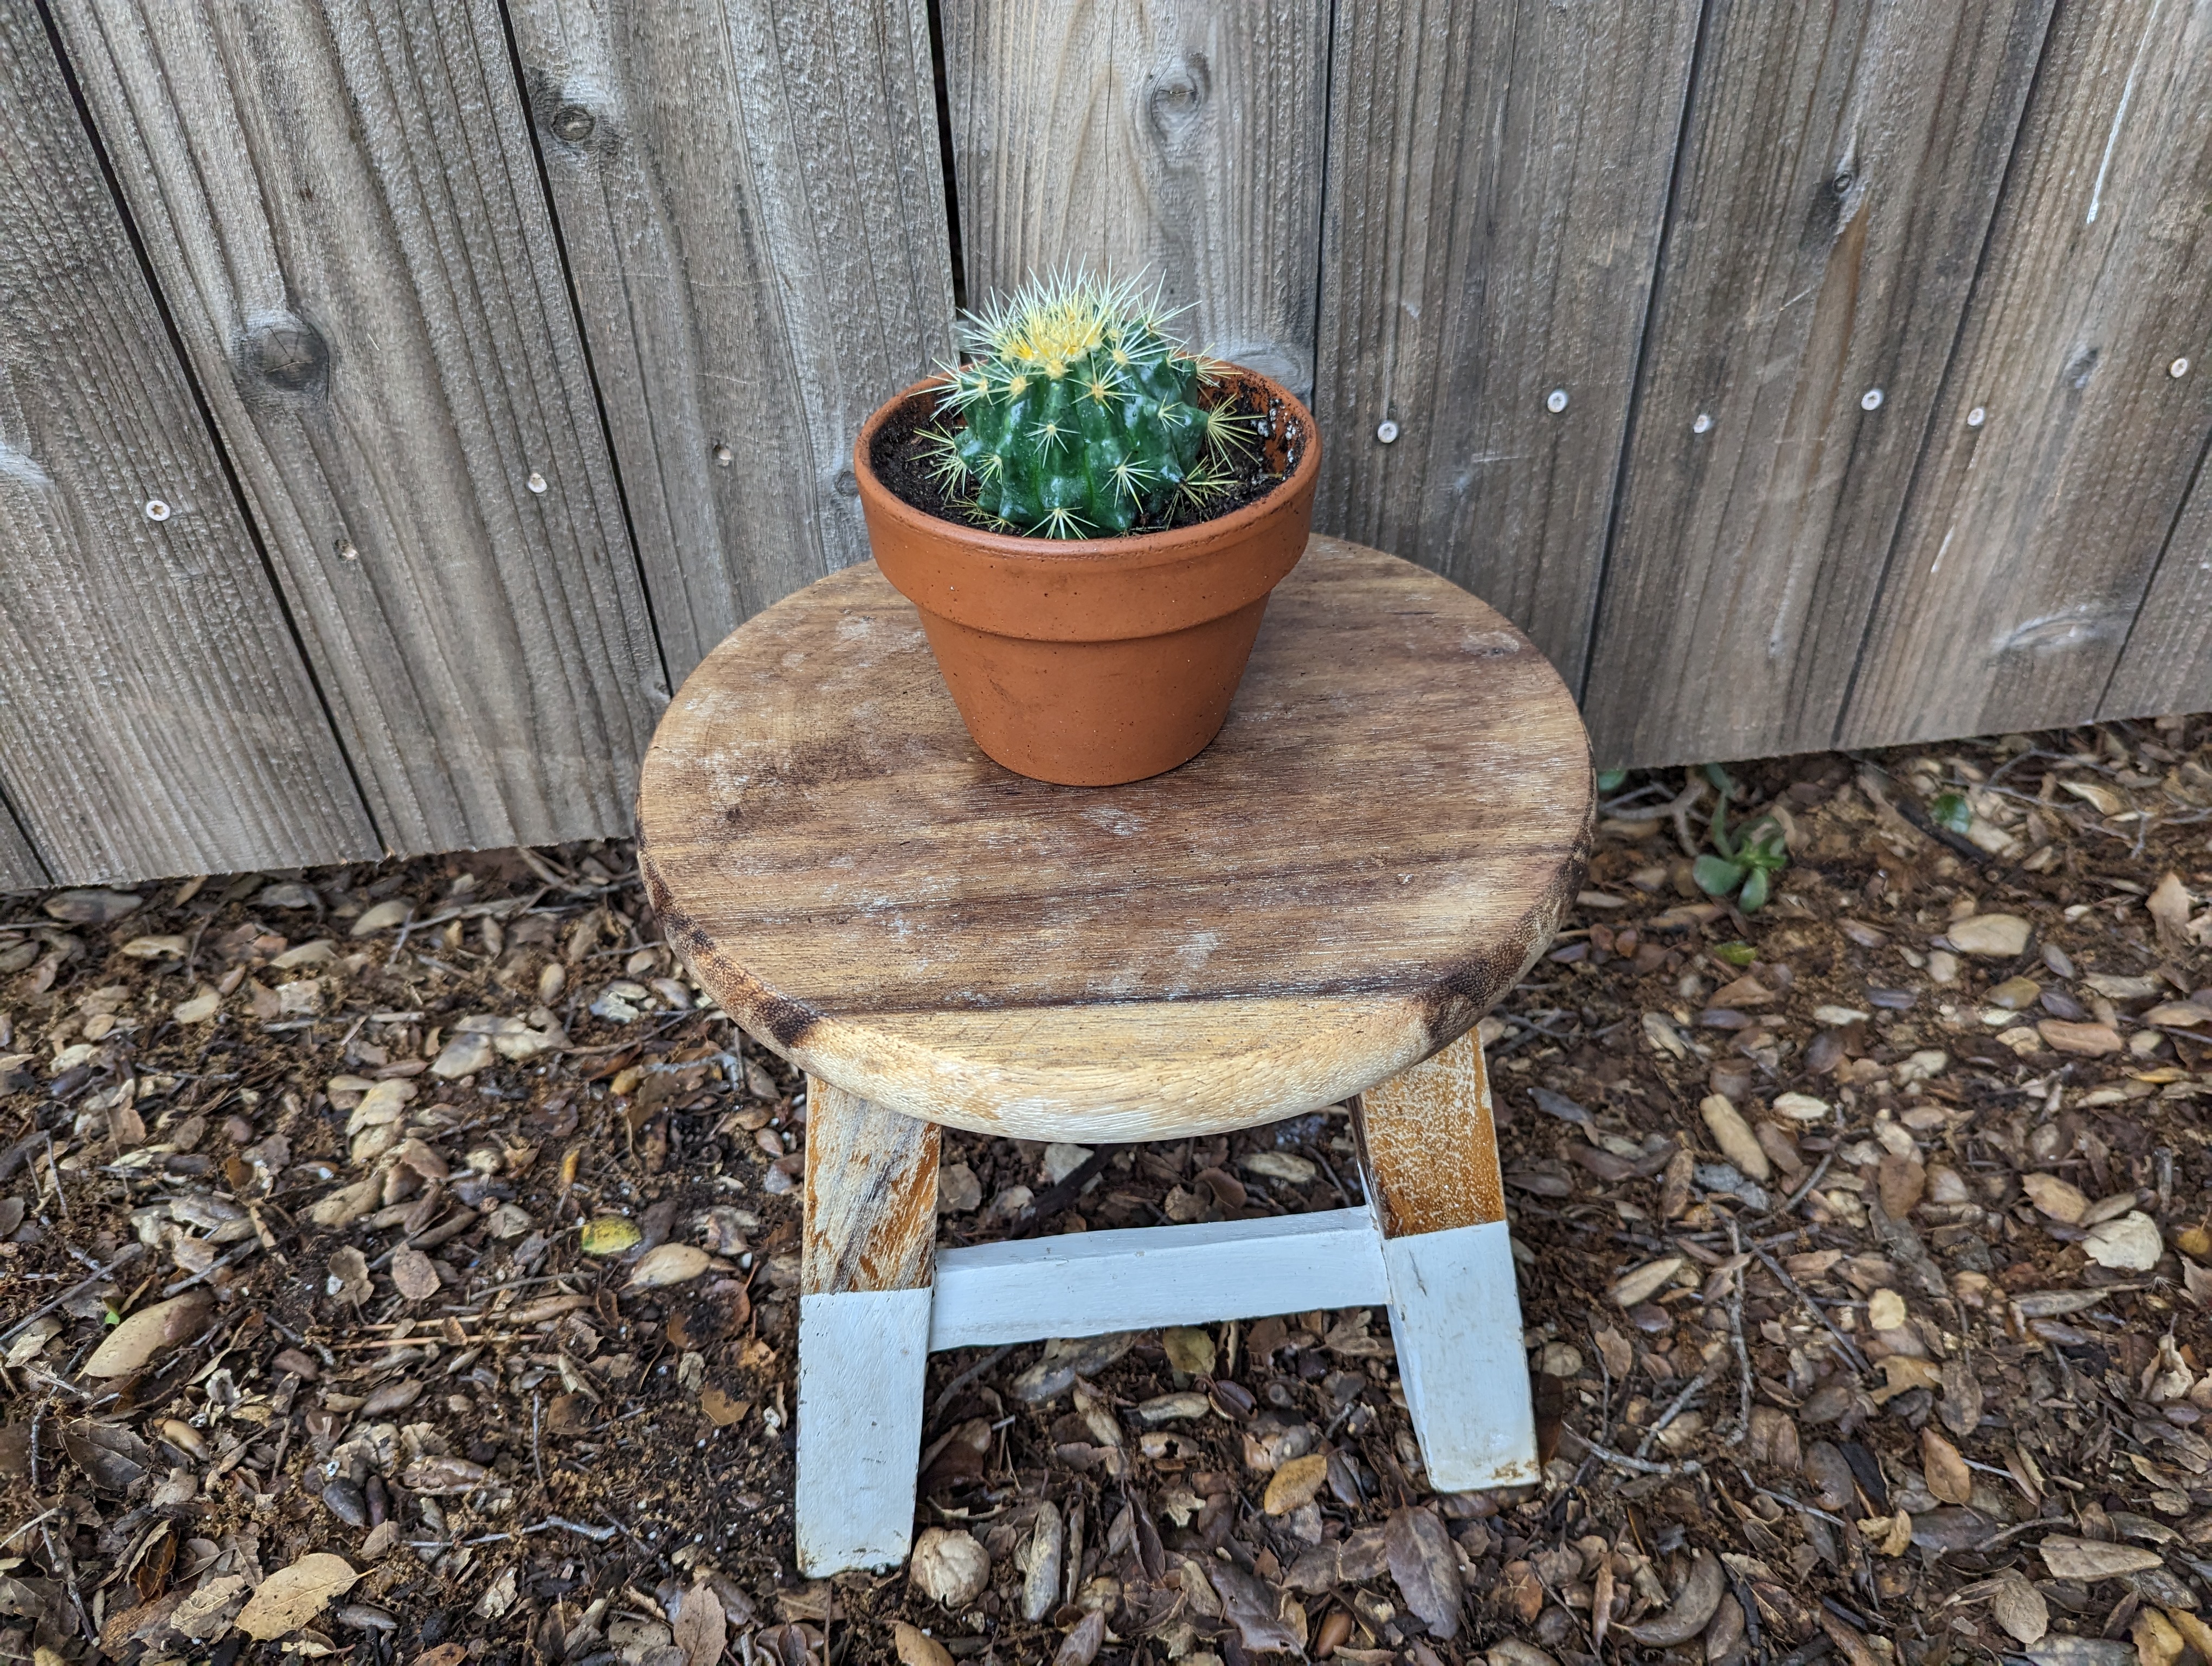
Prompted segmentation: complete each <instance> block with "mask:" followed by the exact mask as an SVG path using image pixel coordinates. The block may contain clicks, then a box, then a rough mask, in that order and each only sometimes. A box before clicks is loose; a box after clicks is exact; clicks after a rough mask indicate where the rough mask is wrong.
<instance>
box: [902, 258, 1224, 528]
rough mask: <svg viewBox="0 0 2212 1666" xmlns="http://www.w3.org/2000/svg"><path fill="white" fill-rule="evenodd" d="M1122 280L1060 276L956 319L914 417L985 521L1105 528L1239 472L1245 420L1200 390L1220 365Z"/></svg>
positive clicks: (1185, 499) (1184, 503) (1193, 501)
mask: <svg viewBox="0 0 2212 1666" xmlns="http://www.w3.org/2000/svg"><path fill="white" fill-rule="evenodd" d="M1166 322H1167V319H1166V317H1165V315H1164V314H1163V313H1161V312H1160V310H1159V308H1158V306H1157V305H1156V304H1151V303H1145V302H1141V301H1139V299H1138V297H1137V296H1136V295H1135V294H1134V292H1133V289H1132V288H1131V286H1129V285H1127V284H1126V283H1118V284H1117V283H1098V282H1095V281H1092V280H1089V279H1085V278H1060V279H1054V280H1052V281H1049V282H1047V283H1031V284H1030V287H1029V288H1028V289H1024V291H1023V292H1022V293H1021V294H1020V295H1017V296H1016V297H1015V298H1014V299H1013V300H1012V301H1009V302H1006V304H1004V305H1003V306H1001V307H999V308H997V309H996V310H994V312H992V313H989V314H987V315H986V316H983V317H981V318H975V319H971V320H970V321H969V325H968V328H967V339H966V342H965V346H966V349H967V353H968V356H967V359H966V362H963V363H962V364H960V365H958V366H957V367H947V368H946V369H945V379H946V383H947V386H946V391H945V393H944V394H943V395H941V396H940V398H939V414H940V417H941V418H943V419H944V420H943V421H942V422H941V423H940V425H939V426H938V427H936V428H933V429H925V430H924V431H923V439H924V442H925V444H927V446H928V447H929V448H930V450H931V452H932V453H933V467H934V469H935V471H936V474H937V477H938V480H939V484H940V485H941V486H942V487H943V488H944V489H945V493H946V495H947V496H950V497H951V498H952V499H953V501H954V502H957V503H958V504H960V505H961V507H963V508H965V509H966V510H967V511H968V513H969V514H970V515H971V516H972V517H973V518H975V520H978V521H979V522H981V524H982V525H984V526H988V527H990V528H992V529H993V530H994V531H999V532H1019V533H1025V534H1028V535H1030V536H1035V537H1043V538H1104V537H1110V536H1114V535H1115V534H1118V533H1122V532H1131V531H1137V530H1145V529H1147V528H1150V527H1155V526H1165V525H1168V524H1169V523H1170V520H1171V519H1172V517H1173V516H1174V515H1175V514H1176V511H1177V509H1178V508H1179V507H1189V508H1200V509H1202V508H1204V507H1205V506H1206V504H1207V503H1209V502H1212V501H1213V500H1215V499H1217V498H1218V496H1220V495H1221V494H1222V493H1223V492H1224V491H1225V490H1226V489H1228V488H1229V486H1230V485H1231V484H1232V483H1234V481H1235V479H1236V476H1235V474H1234V472H1233V471H1232V470H1231V467H1230V466H1229V464H1230V463H1231V459H1232V453H1235V452H1237V451H1239V450H1241V449H1243V447H1247V446H1249V443H1250V441H1251V431H1252V424H1251V421H1250V419H1249V418H1247V417H1239V416H1237V414H1236V413H1234V412H1233V411H1231V410H1229V409H1228V408H1227V406H1226V405H1225V404H1224V405H1220V406H1216V405H1212V404H1208V403H1207V395H1206V390H1207V388H1208V386H1209V385H1210V384H1211V383H1212V380H1214V378H1215V376H1216V374H1217V373H1218V369H1219V367H1218V364H1216V363H1215V362H1213V361H1212V360H1210V359H1206V358H1204V357H1202V356H1198V355H1195V354H1191V353H1188V352H1185V351H1183V350H1182V349H1181V348H1179V347H1177V346H1176V344H1174V343H1173V342H1172V341H1170V339H1169V337H1168V336H1167V335H1166V333H1165V331H1164V325H1165V324H1166Z"/></svg>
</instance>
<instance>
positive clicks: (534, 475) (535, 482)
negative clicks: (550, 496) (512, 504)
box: [527, 469, 545, 492]
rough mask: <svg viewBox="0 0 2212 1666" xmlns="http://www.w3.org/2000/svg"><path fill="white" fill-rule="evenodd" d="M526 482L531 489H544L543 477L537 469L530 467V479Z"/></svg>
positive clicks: (536, 490) (535, 490)
mask: <svg viewBox="0 0 2212 1666" xmlns="http://www.w3.org/2000/svg"><path fill="white" fill-rule="evenodd" d="M527 484H528V485H529V487H530V489H531V490H532V491H533V492H542V491H544V489H545V477H544V475H542V474H540V473H538V471H537V470H535V469H532V470H531V471H530V479H529V481H528V482H527Z"/></svg>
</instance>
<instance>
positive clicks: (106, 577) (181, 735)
mask: <svg viewBox="0 0 2212 1666" xmlns="http://www.w3.org/2000/svg"><path fill="white" fill-rule="evenodd" d="M0 134H4V135H5V137H4V138H0V787H4V792H5V797H6V800H7V802H8V804H9V806H13V809H14V812H15V815H17V816H19V817H20V818H21V825H22V832H23V833H24V834H27V836H28V842H30V843H31V844H33V845H34V846H35V847H36V849H37V851H38V852H39V854H40V855H41V856H42V857H43V858H44V860H43V863H42V864H40V863H31V864H28V865H27V864H26V861H25V858H26V857H27V855H28V853H27V851H24V850H22V849H21V848H20V846H21V842H20V841H19V840H17V839H15V838H5V839H4V842H0V884H36V883H38V882H39V881H40V877H41V875H40V867H41V866H43V868H44V870H45V872H46V875H48V876H50V877H52V878H53V879H58V880H64V881H84V880H99V879H141V878H145V877H149V876H152V875H157V874H169V873H206V872H209V871H210V870H222V869H228V868H251V867H262V866H270V867H275V866H290V865H293V864H297V863H302V862H319V861H331V860H349V859H353V858H358V857H362V856H370V855H374V854H375V853H376V850H377V841H376V837H375V834H374V830H373V829H372V828H371V826H370V824H369V821H368V817H367V815H366V814H365V813H364V812H363V811H362V803H361V799H360V795H359V794H358V793H356V791H355V789H354V787H353V784H352V782H351V781H350V780H349V777H348V775H347V773H346V765H345V760H344V758H343V757H342V756H341V755H340V753H339V751H338V747H337V741H336V739H334V737H333V736H332V735H331V727H330V724H329V722H328V721H327V720H326V719H325V715H324V713H323V710H322V708H321V706H320V704H319V702H318V701H317V699H316V696H315V690H314V686H313V684H312V683H311V682H310V680H309V678H308V676H307V671H306V668H305V667H304V666H302V664H301V660H300V653H299V648H298V647H297V645H296V644H295V641H293V638H292V635H291V633H290V632H289V630H288V629H286V627H285V621H284V616H283V608H282V606H281V605H280V603H279V601H278V599H277V596H276V592H275V591H274V590H273V589H272V588H271V587H270V583H269V580H268V576H267V574H266V573H265V571H264V569H263V567H262V565H261V562H260V560H259V558H258V556H257V554H256V553H255V550H254V546H253V541H252V538H251V537H249V536H248V534H247V532H246V526H245V523H244V521H243V520H242V518H241V516H240V512H239V507H238V500H237V497H236V496H235V494H234V492H233V491H232V489H231V488H230V485H229V483H228V481H227V480H226V479H225V478H224V475H223V470H222V464H221V462H220V460H219V459H218V458H217V456H216V451H215V447H214V446H213V445H212V443H211V442H210V438H209V435H208V431H207V428H206V425H205V424H204V423H203V421H202V420H201V417H200V413H199V411H198V410H197V408H196V406H195V404H194V402H193V398H192V390H191V386H190V384H189V383H188V382H187V380H186V379H185V374H184V370H183V368H182V367H181V366H180V365H179V363H178V362H177V359H176V356H175V355H174V353H173V351H172V350H171V348H170V344H169V339H168V337H167V334H166V332H165V331H164V330H163V327H162V321H161V313H160V311H159V309H158V307H157V306H156V304H155V298H154V296H153V295H151V294H149V292H148V290H147V288H146V285H145V282H144V279H143V277H142V276H141V273H140V269H139V266H138V264H137V259H136V258H135V257H134V256H133V254H132V252H131V243H130V240H129V237H128V235H127V234H126V231H125V226H124V222H123V219H122V216H120V214H119V213H118V211H117V209H116V204H115V200H114V198H113V196H112V194H111V192H109V190H108V188H107V185H106V181H105V180H104V179H103V178H102V177H101V173H100V162H99V158H98V156H97V155H96V154H95V153H94V149H93V147H92V145H91V143H90V142H89V141H88V138H87V137H86V135H85V131H84V127H83V124H82V121H81V120H80V119H79V118H78V115H77V112H76V106H75V105H74V103H73V102H72V101H71V100H70V92H69V88H68V85H67V82H65V81H64V77H63V75H62V71H61V66H60V64H59V63H58V61H57V59H56V58H55V57H54V53H53V51H52V46H51V45H50V43H49V40H48V38H47V35H46V29H45V27H44V26H43V24H42V23H41V22H40V16H39V12H38V9H37V8H36V7H34V6H33V5H32V4H30V3H29V0H5V3H0ZM8 820H9V812H8V811H7V810H6V809H5V808H0V823H5V822H7V821H8Z"/></svg>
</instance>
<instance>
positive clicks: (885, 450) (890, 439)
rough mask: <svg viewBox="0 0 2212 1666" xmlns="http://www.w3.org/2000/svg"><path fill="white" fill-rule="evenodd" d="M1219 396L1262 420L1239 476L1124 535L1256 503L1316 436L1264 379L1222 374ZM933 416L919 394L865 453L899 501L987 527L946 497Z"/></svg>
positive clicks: (1235, 462)
mask: <svg viewBox="0 0 2212 1666" xmlns="http://www.w3.org/2000/svg"><path fill="white" fill-rule="evenodd" d="M1215 397H1216V398H1217V399H1222V398H1225V399H1226V400H1228V402H1229V403H1230V404H1231V408H1232V409H1234V410H1236V411H1237V414H1238V415H1240V416H1244V417H1256V418H1257V419H1258V421H1259V429H1260V443H1259V444H1258V445H1256V446H1255V447H1252V448H1251V450H1250V451H1249V452H1248V453H1245V454H1244V455H1243V456H1241V457H1232V458H1231V459H1228V463H1229V466H1230V467H1231V469H1232V470H1233V471H1234V472H1235V476H1236V477H1235V479H1234V481H1233V482H1232V483H1231V485H1230V487H1229V489H1227V490H1225V491H1224V492H1223V493H1222V494H1221V495H1220V496H1218V497H1214V498H1212V499H1209V500H1208V501H1207V502H1206V504H1205V505H1204V506H1203V507H1197V508H1194V507H1193V506H1191V505H1189V504H1187V503H1182V502H1178V503H1177V504H1176V506H1175V508H1174V510H1173V512H1172V513H1171V514H1170V515H1169V517H1168V518H1167V519H1166V520H1160V521H1139V522H1138V523H1137V525H1136V526H1133V527H1132V528H1131V529H1130V530H1129V532H1127V533H1125V534H1121V536H1124V537H1133V536H1135V535H1136V534H1137V533H1139V532H1172V531H1173V530H1174V529H1175V528H1176V527H1178V526H1197V525H1198V524H1199V523H1200V521H1206V520H1218V519H1220V517H1222V516H1223V515H1225V514H1229V513H1230V512H1231V511H1232V510H1236V509H1241V508H1243V507H1244V506H1245V505H1246V504H1247V503H1256V502H1259V501H1260V500H1261V498H1263V497H1265V496H1267V494H1268V493H1269V492H1272V491H1273V490H1274V489H1276V488H1277V487H1278V486H1279V485H1281V484H1282V483H1283V482H1284V480H1285V478H1286V477H1288V476H1289V474H1290V471H1291V465H1293V464H1294V463H1295V462H1296V461H1297V458H1298V457H1299V456H1300V455H1301V454H1303V453H1304V449H1305V447H1307V446H1308V445H1309V444H1310V443H1311V436H1310V435H1308V434H1307V433H1305V432H1304V429H1303V426H1302V425H1301V424H1299V423H1297V419H1296V418H1295V417H1292V416H1291V411H1290V409H1289V408H1288V407H1287V406H1285V405H1284V404H1281V403H1280V402H1279V401H1277V400H1275V399H1273V398H1270V397H1268V395H1267V390H1266V387H1265V386H1264V385H1262V384H1261V383H1259V382H1255V381H1250V380H1246V379H1244V378H1243V377H1241V376H1236V377H1232V378H1231V379H1228V380H1225V381H1224V383H1223V384H1222V386H1221V388H1220V391H1219V392H1218V393H1217V394H1216V396H1215ZM935 420H936V413H935V411H934V410H933V408H932V407H931V406H930V405H928V404H924V403H923V401H922V400H921V399H916V400H915V401H913V402H912V403H911V404H907V405H904V406H902V407H901V408H900V409H899V410H896V411H893V412H892V413H891V416H890V419H889V420H888V421H887V422H885V423H884V425H883V427H882V428H880V429H878V430H877V431H876V438H875V443H874V444H873V446H872V447H870V450H869V454H868V460H869V461H870V462H871V463H872V464H873V465H874V466H875V471H876V477H877V478H878V479H879V480H881V481H882V482H883V483H884V485H885V486H887V487H889V488H890V490H891V492H892V493H893V494H894V495H895V496H897V497H898V499H899V500H900V501H901V502H904V503H908V504H910V505H911V506H912V507H914V508H917V509H920V510H921V512H922V513H923V514H931V515H935V516H936V517H937V518H938V519H939V520H949V521H951V522H952V523H953V524H954V525H956V526H974V527H977V528H983V527H984V525H985V523H984V521H983V519H982V517H981V516H980V515H976V514H971V513H970V512H969V510H968V509H967V508H966V507H965V506H963V505H962V504H960V503H957V502H954V501H953V500H952V499H951V498H950V497H948V496H945V490H944V489H943V488H942V487H940V486H939V484H938V483H937V477H936V475H935V474H934V473H933V471H932V464H931V460H930V453H929V451H928V448H927V445H926V444H925V442H924V441H923V439H922V430H923V429H926V428H927V427H928V426H929V425H930V424H931V423H933V422H934V421H935Z"/></svg>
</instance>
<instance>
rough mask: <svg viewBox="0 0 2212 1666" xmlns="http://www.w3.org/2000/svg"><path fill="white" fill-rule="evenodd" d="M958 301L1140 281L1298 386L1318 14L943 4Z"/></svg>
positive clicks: (1311, 302)
mask: <svg viewBox="0 0 2212 1666" xmlns="http://www.w3.org/2000/svg"><path fill="white" fill-rule="evenodd" d="M943 16H944V27H945V79H946V82H947V87H948V93H949V98H950V100H951V117H952V148H953V156H954V170H955V172H956V173H957V176H958V183H959V194H960V235H961V244H962V248H963V260H964V271H965V275H966V278H967V284H968V295H969V302H970V304H971V305H972V304H975V303H976V302H979V301H982V300H984V299H986V298H987V296H988V295H991V294H992V293H993V292H994V291H997V292H1000V293H1005V292H1006V291H1009V290H1012V289H1014V288H1016V287H1017V286H1018V285H1019V284H1020V283H1022V282H1023V280H1024V278H1026V277H1028V276H1029V274H1030V272H1032V271H1036V272H1040V273H1042V272H1048V271H1056V270H1058V269H1059V268H1060V266H1061V265H1062V264H1070V263H1075V264H1089V265H1090V266H1091V268H1092V269H1093V270H1098V269H1101V268H1104V267H1106V266H1109V265H1110V266H1111V267H1112V268H1113V269H1114V270H1115V271H1116V272H1122V273H1133V272H1134V271H1137V270H1138V269H1139V267H1147V268H1149V269H1150V270H1151V271H1152V273H1153V275H1154V276H1155V277H1158V279H1159V280H1160V281H1161V282H1162V283H1163V285H1164V289H1165V293H1166V297H1167V300H1168V301H1170V304H1172V305H1176V306H1188V307H1190V309H1191V311H1190V313H1188V317H1187V319H1186V320H1185V323H1184V327H1185V328H1186V330H1187V331H1188V336H1189V337H1190V339H1191V340H1192V342H1193V343H1194V344H1196V345H1199V346H1201V347H1203V348H1205V349H1206V350H1209V351H1212V352H1213V353H1216V354H1218V355H1220V356H1222V357H1225V358H1231V359H1235V360H1237V361H1239V362H1243V363H1245V364H1249V365H1250V366H1252V367H1253V368H1255V369H1257V370H1261V371H1264V372H1266V373H1267V374H1269V375H1271V376H1273V377H1275V378H1276V379H1277V380H1279V381H1281V382H1282V383H1283V384H1284V385H1285V386H1287V387H1290V388H1291V389H1292V390H1293V391H1295V392H1297V393H1299V394H1300V395H1302V396H1303V395H1304V393H1305V392H1307V391H1308V389H1309V388H1310V386H1312V383H1313V370H1314V327H1315V260H1314V253H1315V243H1316V238H1317V236H1318V234H1319V229H1320V223H1321V195H1322V145H1323V139H1324V125H1323V124H1324V121H1325V119H1326V100H1327V94H1328V89H1327V88H1326V86H1325V85H1324V84H1323V83H1324V82H1325V80H1326V77H1327V65H1328V0H1268V3H1267V4H1266V5H1264V6H1236V5H1229V4H1225V3H1221V0H1170V3H1165V4H1159V5H1147V4H1144V3H1139V0H945V6H944V10H943Z"/></svg>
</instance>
